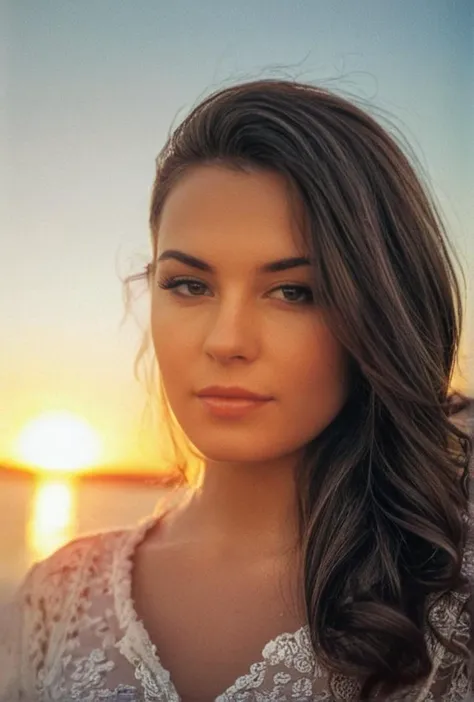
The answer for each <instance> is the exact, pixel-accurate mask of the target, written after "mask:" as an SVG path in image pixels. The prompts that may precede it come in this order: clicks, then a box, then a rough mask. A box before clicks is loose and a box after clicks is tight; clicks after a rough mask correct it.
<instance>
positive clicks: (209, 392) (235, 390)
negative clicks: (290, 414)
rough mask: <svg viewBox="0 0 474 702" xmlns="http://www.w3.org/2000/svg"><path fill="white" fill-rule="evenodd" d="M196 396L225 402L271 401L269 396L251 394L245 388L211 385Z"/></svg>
mask: <svg viewBox="0 0 474 702" xmlns="http://www.w3.org/2000/svg"><path fill="white" fill-rule="evenodd" d="M197 395H198V396H199V397H208V398H222V399H227V400H252V401H261V402H264V401H267V400H271V399H273V398H272V397H270V396H269V395H261V394H259V393H255V392H251V391H250V390H247V389H246V388H240V387H222V386H217V385H211V386H209V387H206V388H203V389H202V390H200V391H199V392H198V393H197Z"/></svg>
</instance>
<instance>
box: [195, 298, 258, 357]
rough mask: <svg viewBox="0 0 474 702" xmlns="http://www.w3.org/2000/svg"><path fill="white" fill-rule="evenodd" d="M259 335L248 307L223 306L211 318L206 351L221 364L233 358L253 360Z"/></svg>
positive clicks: (236, 305)
mask: <svg viewBox="0 0 474 702" xmlns="http://www.w3.org/2000/svg"><path fill="white" fill-rule="evenodd" d="M257 337H258V334H257V330H256V327H255V321H254V319H253V317H252V314H251V312H250V311H249V309H248V307H246V308H245V307H244V305H242V304H237V303H235V304H233V305H230V304H228V305H221V306H219V309H218V310H216V311H215V314H214V316H213V317H212V318H211V320H210V323H209V328H208V329H207V332H206V335H205V340H204V351H205V353H207V354H208V355H210V356H212V357H213V358H215V359H216V360H218V361H220V362H226V361H228V360H230V359H232V358H236V357H239V358H244V359H247V360H249V359H251V358H253V357H254V356H255V355H256V353H257V352H258V339H257Z"/></svg>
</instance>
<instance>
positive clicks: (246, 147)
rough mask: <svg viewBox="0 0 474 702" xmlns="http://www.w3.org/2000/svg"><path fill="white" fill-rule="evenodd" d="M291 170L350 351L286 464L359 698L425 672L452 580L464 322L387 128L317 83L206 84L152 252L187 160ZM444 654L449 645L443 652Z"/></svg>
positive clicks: (445, 256) (446, 252) (314, 626)
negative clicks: (329, 417)
mask: <svg viewBox="0 0 474 702" xmlns="http://www.w3.org/2000/svg"><path fill="white" fill-rule="evenodd" d="M208 163H222V164H225V165H227V166H228V167H230V168H236V169H242V170H247V171H250V170H257V169H265V170H271V171H275V172H278V173H281V174H283V175H284V176H285V178H286V180H287V183H288V188H289V192H290V193H291V196H292V197H293V198H294V199H295V202H296V201H297V202H298V203H300V204H301V205H302V206H303V207H302V210H303V212H304V216H303V218H301V235H302V237H303V238H304V242H305V245H306V246H307V248H308V250H309V252H310V254H311V257H312V260H313V262H314V264H313V265H314V279H315V280H316V281H317V284H318V285H319V290H318V291H317V293H318V299H319V300H321V305H322V306H323V309H324V310H326V311H327V318H328V323H329V324H330V325H331V326H332V328H333V330H334V333H335V335H336V336H337V337H338V338H339V340H340V341H341V342H342V343H343V344H344V346H345V348H346V349H347V351H348V353H349V356H350V359H351V366H352V386H351V392H350V395H349V398H348V400H347V403H346V405H345V406H344V408H343V409H342V411H341V412H340V414H339V415H338V416H337V417H336V419H335V420H334V421H333V422H332V423H331V425H330V426H328V427H327V428H326V430H325V431H324V432H323V433H322V434H320V435H319V436H317V437H316V438H315V439H314V441H313V442H311V443H310V444H309V445H308V446H307V447H306V452H305V456H304V460H302V462H301V465H300V466H299V470H298V476H297V479H298V487H299V505H298V509H299V515H300V530H301V548H302V550H303V554H304V558H303V563H304V574H303V576H304V577H303V579H304V590H305V601H306V611H307V617H308V622H309V624H310V630H311V640H312V644H313V647H314V649H315V653H316V655H317V656H318V657H319V658H320V660H321V661H322V662H323V663H325V664H326V665H327V666H328V667H329V669H331V670H334V671H339V672H342V673H345V674H348V675H354V676H357V677H358V678H360V679H361V680H362V681H363V689H362V699H370V698H371V695H373V694H374V693H375V691H378V693H379V692H380V691H382V692H383V693H384V692H386V693H387V694H388V693H390V692H391V691H393V690H396V689H398V688H399V687H402V686H404V685H410V684H413V683H416V682H418V681H420V680H422V679H424V678H425V677H426V676H427V675H428V674H429V672H430V667H431V663H430V658H429V655H428V650H427V645H426V641H425V637H424V632H425V629H426V627H427V626H428V624H427V612H428V611H429V609H430V607H432V606H433V604H434V603H435V602H436V601H438V600H439V599H440V598H443V597H444V596H446V594H447V593H449V592H450V591H452V590H455V589H456V588H458V587H460V586H462V585H463V583H464V580H463V578H464V576H463V574H462V571H461V563H462V554H463V549H464V544H465V539H466V530H467V526H466V524H467V512H468V502H469V487H468V477H469V461H470V456H471V441H470V437H469V434H468V432H467V431H464V430H463V429H462V428H461V426H460V425H459V423H458V422H457V421H456V418H455V417H454V415H456V414H458V413H460V414H459V416H461V414H462V413H463V412H464V413H468V412H469V411H471V410H472V405H471V404H470V400H469V399H468V398H466V397H464V396H462V395H461V394H460V393H453V392H452V391H451V389H450V388H451V384H452V379H453V373H454V370H455V365H456V361H457V354H458V350H459V344H460V336H461V329H462V317H463V310H462V297H461V292H460V286H459V282H458V279H457V274H456V271H455V268H454V264H453V258H454V257H455V253H454V252H452V251H450V245H449V241H448V238H447V236H446V232H445V230H444V227H443V223H442V220H441V217H440V215H439V213H438V210H437V207H436V205H435V203H434V200H433V198H432V197H431V196H430V195H429V194H428V190H427V188H425V186H424V185H423V183H422V178H421V176H420V175H419V174H417V172H416V170H415V167H414V166H413V165H412V164H411V162H410V160H409V159H408V157H407V156H406V155H405V153H404V150H403V149H402V147H401V146H399V144H398V143H397V140H396V138H395V137H394V136H393V135H392V134H391V133H390V132H389V130H386V129H385V128H383V127H382V126H381V125H380V124H379V122H378V121H377V120H376V119H375V118H374V117H372V116H371V114H370V113H369V112H368V111H366V110H363V109H361V108H360V107H358V106H357V105H356V103H355V102H353V101H349V100H348V99H346V98H345V97H341V96H339V95H337V94H335V93H333V92H330V91H328V90H326V89H323V88H321V87H316V86H313V85H309V84H302V83H297V82H291V81H285V80H274V79H271V80H255V81H251V82H248V83H243V84H239V85H234V86H231V87H227V88H224V89H221V90H219V91H217V92H214V93H213V94H211V95H210V96H208V97H207V98H206V99H204V100H203V101H202V102H200V103H199V104H198V105H197V106H196V107H195V108H194V109H192V111H191V112H190V114H189V115H188V116H187V117H186V118H185V119H184V121H183V122H182V123H181V124H180V125H179V126H178V127H177V128H176V129H175V130H174V131H173V132H172V133H171V134H170V136H169V138H168V141H167V143H166V145H165V147H164V148H163V150H162V152H161V153H160V155H159V157H158V159H157V164H156V179H155V183H154V188H153V192H152V198H151V209H150V227H151V233H152V246H153V253H154V255H155V253H156V240H157V236H158V229H159V222H160V214H161V211H162V208H163V204H164V202H165V200H166V197H167V194H168V193H169V192H170V190H171V188H172V187H173V185H174V184H175V183H176V182H177V181H178V180H179V178H180V177H181V176H182V175H183V173H184V172H185V171H186V170H187V169H189V168H192V167H194V166H197V165H203V164H208ZM447 645H448V646H452V647H453V648H455V644H454V643H449V642H448V644H447Z"/></svg>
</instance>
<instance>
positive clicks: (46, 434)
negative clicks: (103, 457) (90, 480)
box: [16, 411, 101, 472]
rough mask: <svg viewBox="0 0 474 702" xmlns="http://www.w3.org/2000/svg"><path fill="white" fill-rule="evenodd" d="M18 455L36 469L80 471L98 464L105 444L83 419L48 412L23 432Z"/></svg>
mask: <svg viewBox="0 0 474 702" xmlns="http://www.w3.org/2000/svg"><path fill="white" fill-rule="evenodd" d="M16 452H17V454H18V456H19V458H20V460H21V461H22V462H23V463H25V464H27V465H30V466H33V467H35V468H41V469H44V470H55V471H65V472H76V471H79V470H82V469H85V468H89V467H90V466H92V465H94V464H95V463H97V460H98V459H99V456H100V454H101V441H100V439H99V436H98V434H97V433H96V431H95V430H94V429H93V428H92V427H91V426H90V425H89V424H88V423H87V422H86V421H85V420H84V419H82V418H81V417H79V416H76V415H74V414H72V413H70V412H66V411H55V412H44V413H43V414H41V415H39V416H38V417H35V418H34V419H32V420H31V421H30V422H28V424H26V425H25V427H24V428H23V430H22V431H21V432H20V434H19V436H18V440H17V446H16Z"/></svg>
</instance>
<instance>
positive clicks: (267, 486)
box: [172, 456, 298, 557]
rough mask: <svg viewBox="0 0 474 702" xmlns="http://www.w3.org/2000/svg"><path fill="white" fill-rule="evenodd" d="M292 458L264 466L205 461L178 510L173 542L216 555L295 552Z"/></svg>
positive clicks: (294, 488) (293, 470)
mask: <svg viewBox="0 0 474 702" xmlns="http://www.w3.org/2000/svg"><path fill="white" fill-rule="evenodd" d="M295 465H296V457H295V456H290V457H284V458H283V459H281V460H279V461H271V462H267V463H243V464H242V463H238V464H237V463H230V462H218V461H207V462H206V465H205V469H204V477H203V480H202V483H201V485H200V487H199V488H197V489H196V490H195V491H193V492H192V493H191V494H190V496H189V498H188V499H187V500H186V501H185V503H184V504H183V506H182V507H181V508H179V509H178V511H177V513H176V518H175V520H174V523H173V526H172V531H173V532H174V533H173V535H172V538H173V540H175V539H176V540H177V541H178V542H186V543H190V542H193V543H199V545H200V546H202V547H205V548H209V549H211V550H212V551H214V552H215V553H216V554H218V553H226V554H229V552H232V553H235V554H236V555H237V554H239V553H242V554H245V555H246V556H249V555H251V554H255V555H256V556H257V555H258V556H262V555H266V556H269V557H270V556H274V557H278V556H283V555H288V553H289V552H291V551H295V550H297V546H298V543H297V541H298V530H297V509H296V486H295Z"/></svg>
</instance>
